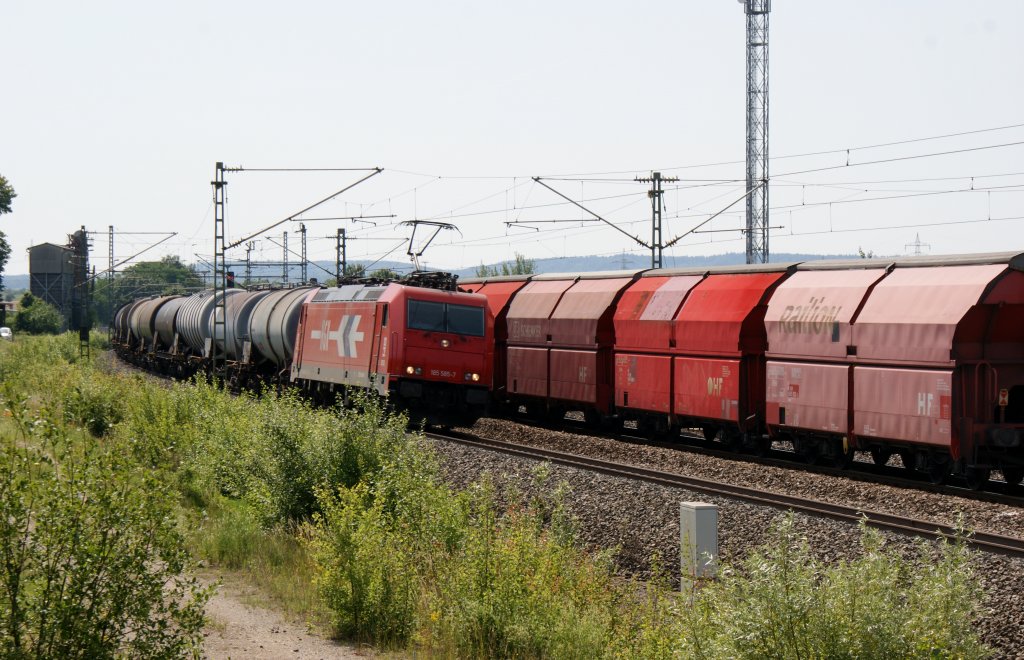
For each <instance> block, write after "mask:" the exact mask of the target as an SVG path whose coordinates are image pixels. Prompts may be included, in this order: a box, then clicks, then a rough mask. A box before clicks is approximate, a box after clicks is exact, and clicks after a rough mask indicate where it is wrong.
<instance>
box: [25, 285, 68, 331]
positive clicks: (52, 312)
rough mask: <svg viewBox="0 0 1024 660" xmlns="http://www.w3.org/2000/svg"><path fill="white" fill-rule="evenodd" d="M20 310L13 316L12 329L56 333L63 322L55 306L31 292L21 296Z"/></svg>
mask: <svg viewBox="0 0 1024 660" xmlns="http://www.w3.org/2000/svg"><path fill="white" fill-rule="evenodd" d="M20 307H21V310H20V311H19V312H18V315H17V316H16V317H15V318H14V329H15V330H17V331H18V332H24V333H27V334H30V335H42V334H51V335H52V334H57V333H58V332H60V330H61V326H62V325H63V324H64V319H63V317H61V315H60V312H59V311H57V308H56V307H54V306H53V305H51V304H50V303H48V302H46V301H45V300H43V299H41V298H36V297H35V296H33V295H32V294H31V293H26V294H25V295H24V296H22V297H21V301H20Z"/></svg>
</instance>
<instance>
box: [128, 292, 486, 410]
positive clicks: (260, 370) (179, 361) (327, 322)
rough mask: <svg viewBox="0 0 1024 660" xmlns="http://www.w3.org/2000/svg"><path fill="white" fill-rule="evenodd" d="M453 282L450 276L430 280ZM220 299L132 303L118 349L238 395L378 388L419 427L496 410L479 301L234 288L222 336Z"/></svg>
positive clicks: (333, 394)
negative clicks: (263, 387)
mask: <svg viewBox="0 0 1024 660" xmlns="http://www.w3.org/2000/svg"><path fill="white" fill-rule="evenodd" d="M419 281H424V282H426V283H433V282H435V281H437V282H441V283H447V284H446V286H448V288H454V286H453V282H454V279H453V278H437V277H424V276H421V277H420V280H419ZM216 295H219V294H215V292H213V291H201V292H198V293H195V294H192V295H190V296H184V297H182V296H160V297H153V298H145V299H141V300H138V301H133V302H131V303H128V304H126V305H124V306H123V307H121V308H120V309H119V310H117V312H116V313H115V316H114V322H113V329H114V332H113V341H114V346H115V349H116V350H117V352H118V353H119V354H120V355H121V356H122V357H124V358H125V359H126V360H128V361H130V362H133V363H135V364H138V365H139V366H142V367H144V368H146V369H149V370H151V371H156V372H160V373H166V374H171V375H175V376H179V377H181V376H184V377H188V376H191V375H192V374H195V373H197V372H204V373H207V374H212V369H213V364H214V362H215V361H216V362H217V363H218V369H219V371H218V375H219V376H221V377H224V378H226V379H227V380H228V382H229V383H230V384H231V385H232V386H234V387H254V386H258V385H260V384H275V385H279V386H284V385H294V386H296V387H299V388H301V389H302V390H303V391H304V392H305V393H307V394H309V395H310V396H311V397H313V398H316V399H318V400H323V401H333V400H334V399H335V398H337V397H339V396H341V397H347V395H348V394H349V393H351V392H352V391H353V390H370V391H375V392H377V393H378V394H380V395H382V396H386V397H388V398H389V399H390V400H391V401H393V402H394V403H395V404H396V406H397V407H399V408H401V409H404V410H408V411H409V413H410V417H412V418H413V419H417V420H419V419H422V420H426V421H428V422H430V423H444V424H448V423H456V422H459V423H472V422H473V421H475V420H476V419H477V418H479V417H480V416H481V415H483V414H484V413H486V412H487V408H488V403H489V399H490V391H491V385H492V384H491V373H492V368H493V367H492V365H493V360H494V358H493V347H494V337H493V330H494V320H493V316H492V315H491V313H490V311H489V309H488V307H487V302H488V301H487V299H486V298H485V297H484V296H481V295H474V294H467V293H461V292H456V291H452V290H440V289H437V288H429V287H424V286H411V285H406V284H402V283H397V282H391V283H357V284H347V285H344V286H341V287H338V288H331V289H323V288H320V287H299V288H289V289H268V290H257V291H245V290H242V289H228V290H227V292H226V298H225V301H224V306H223V313H224V314H225V323H224V334H223V336H219V333H216V334H217V335H218V336H216V337H215V332H214V330H215V327H216V325H217V324H216V321H217V320H218V319H217V318H216V315H217V314H219V313H221V312H220V309H221V308H219V307H218V305H217V298H216Z"/></svg>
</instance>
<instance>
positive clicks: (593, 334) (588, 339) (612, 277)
mask: <svg viewBox="0 0 1024 660" xmlns="http://www.w3.org/2000/svg"><path fill="white" fill-rule="evenodd" d="M639 272H641V271H633V270H630V271H609V272H594V273H584V274H582V275H575V274H572V275H565V274H559V273H551V274H544V275H535V276H533V277H532V278H531V279H530V282H529V283H528V284H526V286H524V287H523V288H522V289H521V290H519V292H518V293H516V294H515V298H513V300H512V304H511V306H510V307H509V311H508V329H509V332H508V335H509V341H518V342H526V343H546V342H548V341H550V342H553V343H555V344H566V345H576V346H593V345H594V344H596V343H599V341H605V339H599V337H603V335H604V334H605V333H609V334H610V332H611V325H610V319H611V309H612V303H614V301H615V299H616V298H617V297H618V294H619V292H620V291H621V290H622V289H623V288H624V287H625V286H626V285H627V284H629V283H630V282H632V281H633V280H634V278H635V277H636V276H637V275H638V274H639ZM602 321H605V323H602ZM605 326H607V327H605ZM607 340H609V341H610V337H608V338H607Z"/></svg>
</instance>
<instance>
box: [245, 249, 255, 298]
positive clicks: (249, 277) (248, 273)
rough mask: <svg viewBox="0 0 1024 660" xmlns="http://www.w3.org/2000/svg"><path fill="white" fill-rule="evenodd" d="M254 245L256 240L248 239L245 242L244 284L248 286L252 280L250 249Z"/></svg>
mask: <svg viewBox="0 0 1024 660" xmlns="http://www.w3.org/2000/svg"><path fill="white" fill-rule="evenodd" d="M255 247H256V241H248V242H247V243H246V244H245V286H246V287H248V286H249V284H250V282H251V281H252V251H253V249H254V248H255Z"/></svg>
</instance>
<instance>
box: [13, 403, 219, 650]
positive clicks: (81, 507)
mask: <svg viewBox="0 0 1024 660" xmlns="http://www.w3.org/2000/svg"><path fill="white" fill-rule="evenodd" d="M5 405H6V406H7V408H6V410H7V414H9V415H10V416H11V417H12V419H13V421H14V424H15V427H16V429H17V432H12V431H11V428H10V425H9V424H8V425H5V426H4V427H3V428H2V431H0V435H2V437H0V443H2V447H0V556H2V557H4V561H3V562H0V603H2V605H0V655H4V656H5V657H29V656H32V657H61V658H64V657H90V658H93V657H113V656H115V655H129V656H135V657H178V656H181V655H185V654H190V653H194V652H195V651H196V650H197V649H198V648H199V644H200V642H201V637H202V621H203V618H202V613H203V606H204V603H205V600H206V598H207V593H206V592H205V591H204V590H202V589H200V588H199V587H198V586H197V584H196V582H195V581H194V580H192V579H186V578H184V577H182V574H183V572H184V571H185V570H186V569H187V568H188V565H189V564H188V558H187V555H186V553H185V550H184V545H183V539H182V538H181V536H180V534H179V533H178V531H177V528H176V523H175V520H174V517H173V508H172V503H173V500H174V498H173V497H172V494H171V493H170V492H169V491H168V489H167V487H166V486H165V485H164V484H163V483H162V482H160V481H159V480H158V479H156V478H155V477H154V476H153V474H152V473H150V472H147V471H145V470H140V469H138V468H137V466H135V465H134V464H133V463H131V461H130V458H129V457H128V456H127V454H126V452H124V451H122V450H121V448H119V447H117V446H116V445H111V446H101V445H99V444H97V443H96V442H95V441H93V440H91V439H89V438H87V437H83V438H69V437H68V436H66V435H65V433H64V432H63V431H62V429H61V428H60V426H59V425H57V424H54V423H53V422H52V421H51V420H49V419H47V418H46V417H34V418H33V417H31V416H29V414H28V413H27V411H26V410H25V408H24V406H23V405H22V404H21V403H20V402H19V401H18V400H17V399H16V398H14V397H12V396H11V392H10V389H9V388H8V391H7V397H6V401H5Z"/></svg>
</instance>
